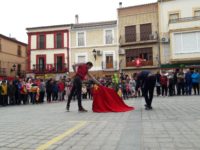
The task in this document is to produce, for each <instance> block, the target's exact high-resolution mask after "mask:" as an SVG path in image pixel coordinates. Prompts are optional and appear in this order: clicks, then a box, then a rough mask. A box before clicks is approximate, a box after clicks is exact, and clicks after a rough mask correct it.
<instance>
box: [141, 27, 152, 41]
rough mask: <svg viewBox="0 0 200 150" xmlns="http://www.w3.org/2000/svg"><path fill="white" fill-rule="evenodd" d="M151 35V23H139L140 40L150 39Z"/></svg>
mask: <svg viewBox="0 0 200 150" xmlns="http://www.w3.org/2000/svg"><path fill="white" fill-rule="evenodd" d="M151 35H152V28H151V23H148V24H141V25H140V40H141V41H145V40H150V39H151V38H150V37H151Z"/></svg>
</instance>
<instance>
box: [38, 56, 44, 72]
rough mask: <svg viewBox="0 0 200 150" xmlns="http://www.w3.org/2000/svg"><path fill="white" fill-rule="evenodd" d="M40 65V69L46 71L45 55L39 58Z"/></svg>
mask: <svg viewBox="0 0 200 150" xmlns="http://www.w3.org/2000/svg"><path fill="white" fill-rule="evenodd" d="M38 61H39V62H38V65H39V71H44V68H45V62H44V61H45V60H44V57H39V60H38Z"/></svg>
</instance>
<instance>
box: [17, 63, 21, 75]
mask: <svg viewBox="0 0 200 150" xmlns="http://www.w3.org/2000/svg"><path fill="white" fill-rule="evenodd" d="M17 75H19V76H20V75H21V64H17Z"/></svg>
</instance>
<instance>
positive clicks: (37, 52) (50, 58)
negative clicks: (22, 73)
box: [31, 49, 67, 69]
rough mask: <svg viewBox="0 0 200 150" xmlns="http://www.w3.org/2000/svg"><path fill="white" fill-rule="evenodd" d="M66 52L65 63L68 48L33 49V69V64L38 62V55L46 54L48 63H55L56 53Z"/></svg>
mask: <svg viewBox="0 0 200 150" xmlns="http://www.w3.org/2000/svg"><path fill="white" fill-rule="evenodd" d="M60 53H62V54H65V56H64V60H65V62H64V63H67V59H66V58H67V50H66V49H62V50H43V51H40V50H34V51H31V69H32V67H33V64H36V55H46V64H53V63H54V54H60Z"/></svg>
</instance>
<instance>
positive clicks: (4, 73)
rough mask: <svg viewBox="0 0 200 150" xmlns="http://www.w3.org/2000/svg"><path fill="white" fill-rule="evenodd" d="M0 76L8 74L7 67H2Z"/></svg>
mask: <svg viewBox="0 0 200 150" xmlns="http://www.w3.org/2000/svg"><path fill="white" fill-rule="evenodd" d="M0 76H6V68H0Z"/></svg>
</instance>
